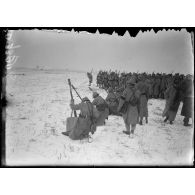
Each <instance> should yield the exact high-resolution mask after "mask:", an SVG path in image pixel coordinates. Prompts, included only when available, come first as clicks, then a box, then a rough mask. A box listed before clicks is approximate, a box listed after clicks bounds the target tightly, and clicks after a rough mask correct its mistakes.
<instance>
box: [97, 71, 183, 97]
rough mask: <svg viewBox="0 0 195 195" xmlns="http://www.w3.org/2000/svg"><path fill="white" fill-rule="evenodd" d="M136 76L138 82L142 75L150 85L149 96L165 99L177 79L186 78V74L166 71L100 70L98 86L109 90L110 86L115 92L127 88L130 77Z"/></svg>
mask: <svg viewBox="0 0 195 195" xmlns="http://www.w3.org/2000/svg"><path fill="white" fill-rule="evenodd" d="M132 77H133V78H134V79H135V82H136V83H137V82H138V81H139V80H140V77H142V78H143V79H144V82H146V83H147V85H148V87H149V98H155V99H157V98H161V99H164V92H165V91H166V89H167V88H168V87H169V85H171V84H172V83H173V81H174V80H175V79H178V80H179V81H180V82H182V81H183V80H184V78H185V75H184V74H179V73H176V74H173V73H171V74H165V73H163V74H162V73H152V74H148V73H146V72H143V73H138V72H137V73H135V72H133V73H131V72H129V73H125V72H122V73H120V72H117V71H101V70H100V71H99V72H98V74H97V81H96V83H97V86H98V87H99V88H102V89H105V90H108V89H109V88H110V87H111V88H112V89H113V90H114V91H115V92H117V91H118V92H120V91H123V90H124V89H125V88H126V83H127V81H128V80H129V79H130V78H132Z"/></svg>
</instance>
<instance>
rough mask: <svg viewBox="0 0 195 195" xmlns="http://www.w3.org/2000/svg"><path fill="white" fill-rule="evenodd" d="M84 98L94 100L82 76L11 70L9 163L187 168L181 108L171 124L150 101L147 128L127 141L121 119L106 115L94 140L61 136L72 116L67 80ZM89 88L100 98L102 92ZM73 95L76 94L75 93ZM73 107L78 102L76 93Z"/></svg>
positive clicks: (189, 137) (188, 147)
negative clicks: (77, 139)
mask: <svg viewBox="0 0 195 195" xmlns="http://www.w3.org/2000/svg"><path fill="white" fill-rule="evenodd" d="M68 78H70V79H71V81H72V83H73V84H74V85H75V87H77V89H78V92H79V93H80V95H81V96H82V97H84V96H88V97H89V98H90V99H92V93H91V91H90V90H89V89H88V79H87V76H86V74H85V73H76V72H63V71H62V72H60V71H56V72H54V71H53V72H47V71H24V70H23V71H21V70H20V71H12V72H10V73H9V74H8V76H7V97H8V100H9V101H10V105H9V106H8V107H7V110H6V163H7V165H190V164H192V161H193V155H194V151H193V133H194V132H193V128H192V127H184V126H183V121H182V120H183V117H181V116H180V112H181V106H182V105H180V108H179V111H178V114H177V117H176V120H175V122H174V125H170V124H168V123H167V124H164V123H163V119H162V117H161V114H162V111H163V108H164V105H165V101H164V100H153V99H152V100H149V124H144V125H143V126H140V125H137V128H136V131H135V134H136V135H135V137H134V138H133V139H130V138H129V137H128V136H127V135H125V134H123V133H122V131H123V130H124V129H125V127H124V123H123V120H122V118H121V117H117V116H109V119H108V121H107V122H106V125H105V126H103V127H98V129H97V131H96V133H95V134H94V135H93V142H92V143H88V142H87V141H86V140H83V141H72V140H70V139H69V138H68V137H66V136H64V135H62V134H61V132H63V131H66V129H65V128H66V118H67V117H69V116H70V113H71V110H70V107H69V102H70V93H69V86H68V84H67V79H68ZM93 87H94V88H95V89H96V90H97V91H98V92H99V93H100V95H102V96H103V97H105V96H106V92H105V91H104V90H100V89H97V88H96V87H95V83H94V84H93ZM73 93H74V92H73ZM74 97H75V100H76V103H79V102H80V100H79V98H78V97H76V94H75V93H74Z"/></svg>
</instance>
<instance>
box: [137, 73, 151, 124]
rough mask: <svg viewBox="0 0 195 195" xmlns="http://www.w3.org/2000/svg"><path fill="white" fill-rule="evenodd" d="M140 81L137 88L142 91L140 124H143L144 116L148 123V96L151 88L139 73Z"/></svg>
mask: <svg viewBox="0 0 195 195" xmlns="http://www.w3.org/2000/svg"><path fill="white" fill-rule="evenodd" d="M138 78H139V82H138V83H137V84H136V88H137V89H138V90H139V91H140V97H139V119H140V121H139V124H140V125H142V121H143V118H144V117H145V119H146V123H148V98H149V89H148V86H147V84H146V83H145V79H144V77H143V76H141V75H139V77H138Z"/></svg>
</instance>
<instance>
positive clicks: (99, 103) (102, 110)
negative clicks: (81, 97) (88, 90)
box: [92, 92, 109, 126]
mask: <svg viewBox="0 0 195 195" xmlns="http://www.w3.org/2000/svg"><path fill="white" fill-rule="evenodd" d="M93 98H94V100H93V101H92V104H93V105H94V106H96V108H97V110H98V111H99V117H98V118H97V122H96V124H97V126H101V125H104V124H105V120H106V119H108V115H109V109H108V105H107V103H106V101H105V100H104V99H103V98H102V97H101V96H100V95H99V94H98V93H97V92H93Z"/></svg>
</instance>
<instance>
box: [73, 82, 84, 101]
mask: <svg viewBox="0 0 195 195" xmlns="http://www.w3.org/2000/svg"><path fill="white" fill-rule="evenodd" d="M71 86H72V88H73V89H74V91H75V92H76V94H77V96H78V97H79V98H80V99H81V101H82V98H81V96H80V95H79V93H78V92H77V90H76V88H75V87H74V85H73V84H71Z"/></svg>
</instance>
